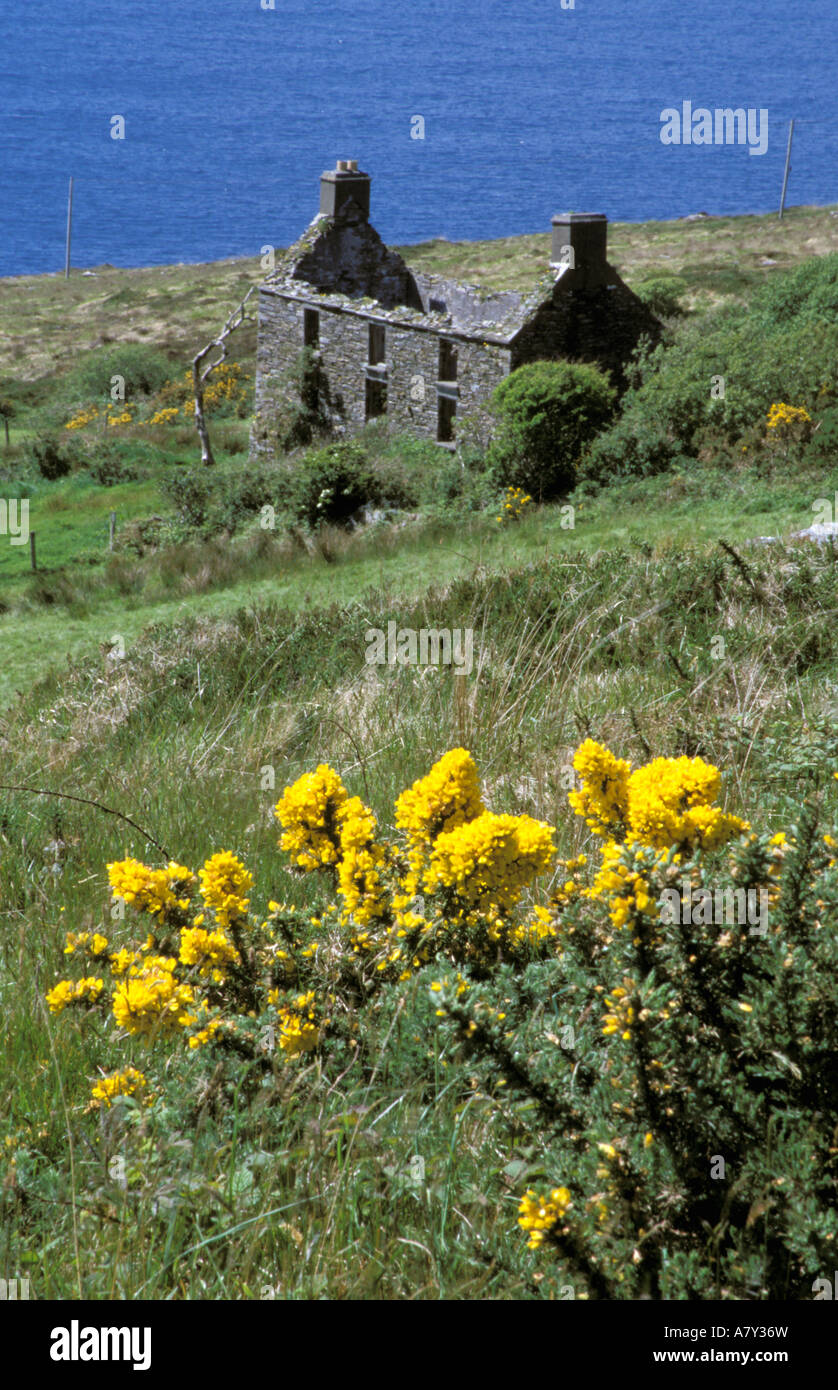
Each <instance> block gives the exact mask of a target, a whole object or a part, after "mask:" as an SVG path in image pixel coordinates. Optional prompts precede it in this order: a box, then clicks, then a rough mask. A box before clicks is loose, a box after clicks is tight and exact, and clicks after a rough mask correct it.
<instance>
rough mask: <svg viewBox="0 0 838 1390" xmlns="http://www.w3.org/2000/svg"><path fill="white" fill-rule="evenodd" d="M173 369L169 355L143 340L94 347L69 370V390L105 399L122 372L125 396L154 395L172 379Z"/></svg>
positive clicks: (80, 396)
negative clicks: (114, 380)
mask: <svg viewBox="0 0 838 1390" xmlns="http://www.w3.org/2000/svg"><path fill="white" fill-rule="evenodd" d="M171 371H172V366H171V363H170V362H169V360H168V358H167V357H166V356H165V355H164V354H163V353H161V352H158V351H157V349H156V348H151V347H146V346H145V345H144V344H143V343H124V344H122V346H119V345H118V344H114V345H113V346H109V347H104V348H94V350H93V351H92V352H87V353H85V354H84V356H83V357H82V359H81V361H80V362H79V363H78V364H77V365H76V366H75V367H74V368H73V370H72V371H71V372H69V373H68V374H67V377H66V379H65V381H66V389H67V393H68V394H72V395H74V396H78V398H79V399H80V400H102V399H103V398H104V397H106V396H107V397H110V392H111V380H112V378H113V377H115V376H120V377H122V378H123V380H124V382H125V397H126V399H127V400H130V399H131V398H132V397H134V396H153V395H154V394H155V392H157V391H159V390H160V388H161V386H163V385H164V384H165V382H166V381H168V379H169V377H170V375H171Z"/></svg>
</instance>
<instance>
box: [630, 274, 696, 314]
mask: <svg viewBox="0 0 838 1390" xmlns="http://www.w3.org/2000/svg"><path fill="white" fill-rule="evenodd" d="M686 288H687V285H686V282H685V281H684V280H682V279H681V278H680V277H679V276H677V275H658V276H654V277H653V278H652V279H651V280H646V281H645V283H644V284H642V285H637V286H636V287H635V294H636V295H637V297H638V299H640V300H642V301H643V303H644V304H645V305H646V307H647V309H651V311H652V313H653V314H654V315H655V316H656V317H657V318H659V319H673V318H678V317H680V315H682V314H683V313H684V308H683V306H682V304H681V302H680V299H679V296H680V295H682V294H683V293H684V292H685V290H686Z"/></svg>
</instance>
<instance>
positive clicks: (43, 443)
mask: <svg viewBox="0 0 838 1390" xmlns="http://www.w3.org/2000/svg"><path fill="white" fill-rule="evenodd" d="M25 458H26V461H27V463H29V464H30V465H34V467H35V468H37V470H38V472H39V473H40V475H41V477H42V478H46V480H47V482H55V480H56V479H57V478H66V476H67V474H68V473H70V472H72V470H73V469H74V468H75V467H76V466H77V464H78V461H79V460H78V450H77V449H76V447H75V446H74V444H73V442H72V441H71V440H67V439H61V438H60V437H58V436H56V435H53V434H41V435H37V436H36V437H35V438H34V439H30V440H28V441H27V444H26V449H25Z"/></svg>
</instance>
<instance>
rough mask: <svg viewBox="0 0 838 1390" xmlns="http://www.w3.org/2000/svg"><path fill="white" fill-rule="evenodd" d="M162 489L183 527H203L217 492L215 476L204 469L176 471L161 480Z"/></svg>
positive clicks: (198, 528)
mask: <svg viewBox="0 0 838 1390" xmlns="http://www.w3.org/2000/svg"><path fill="white" fill-rule="evenodd" d="M160 488H161V491H162V492H163V493H165V495H166V496H167V497H168V498H169V500H170V502H172V503H173V505H174V507H175V511H176V513H177V518H178V521H179V522H180V523H181V525H182V526H185V527H187V528H188V529H194V530H200V529H201V528H202V527H203V525H204V523H205V522H206V520H207V516H208V514H209V510H210V506H211V504H212V500H213V496H214V494H215V492H216V490H217V483H216V481H215V477H214V475H211V474H210V472H209V471H208V470H207V469H206V468H203V467H196V468H184V469H176V470H174V471H173V472H171V473H170V474H169V475H168V476H167V477H165V478H163V479H162V480H161V483H160Z"/></svg>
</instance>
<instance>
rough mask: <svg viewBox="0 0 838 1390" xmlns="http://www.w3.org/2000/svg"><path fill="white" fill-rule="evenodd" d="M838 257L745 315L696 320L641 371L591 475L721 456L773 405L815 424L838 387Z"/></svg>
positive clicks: (811, 265)
mask: <svg viewBox="0 0 838 1390" xmlns="http://www.w3.org/2000/svg"><path fill="white" fill-rule="evenodd" d="M836 267H838V256H825V257H821V258H815V259H814V260H812V261H808V262H806V264H805V265H803V266H800V267H799V268H798V269H797V270H795V271H792V272H790V273H788V274H786V275H778V276H777V277H776V278H772V279H771V280H769V281H768V283H767V284H766V285H765V286H764V287H763V289H762V290H761V291H760V293H759V294H758V295H757V296H755V298H754V300H753V301H752V303H751V305H750V306H749V307H748V308H747V309H745V308H736V307H733V308H725V309H723V310H720V311H717V312H714V313H710V314H707V315H705V316H704V317H703V318H701V319H699V320H695V321H691V322H689V323H687V324H685V325H684V327H683V328H682V329H681V330H680V331H679V333H678V335H677V337H676V340H675V341H674V342H673V343H670V344H667V345H664V344H661V345H659V346H658V347H657V348H656V349H655V350H654V351H653V352H651V353H650V354H648V356H646V357H645V358H643V360H642V361H641V362H640V363H639V364H638V368H637V372H636V373H635V375H636V376H639V380H637V381H636V382H635V384H634V385H633V386H632V389H631V390H630V391H628V392H627V393H626V395H625V396H624V398H623V402H622V414H621V416H620V418H619V419H618V420H617V421H616V422H615V423H614V424H613V425H612V426H611V428H610V429H607V430H605V431H603V432H602V433H600V434H599V435H598V437H597V438H596V439H595V440H593V442H592V443H591V445H590V447H589V449H588V450H587V451H586V455H585V458H584V460H583V463H582V466H581V470H580V471H581V476H582V477H583V478H586V479H592V480H594V481H597V482H607V481H608V480H609V478H613V477H624V476H627V475H629V474H635V475H639V476H649V475H652V474H655V473H659V472H663V471H665V470H666V469H668V468H669V467H670V466H671V464H672V462H673V460H674V459H675V458H676V457H677V456H679V455H684V456H686V457H692V458H696V457H699V456H700V455H701V454H702V453H708V454H718V453H719V450H720V448H725V447H727V446H731V445H733V444H735V443H737V442H738V441H740V440H742V439H747V438H748V437H749V431H750V430H751V429H752V427H753V425H754V422H755V421H759V420H762V419H764V417H765V416H766V414H767V412H768V411H769V409H770V407H771V405H772V404H773V403H775V402H778V401H795V402H796V403H798V405H800V406H802V407H805V408H806V409H807V410H808V412H809V414H810V415H811V416H812V418H813V420H816V419H817V418H819V416H820V415H821V414H822V413H823V412H824V411H826V410H827V409H829V408H830V407H831V406H832V405H834V403H835V400H836V395H837V394H838V388H836V385H835V383H836V380H838V313H836V308H835V297H836V284H837V283H838V269H836Z"/></svg>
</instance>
